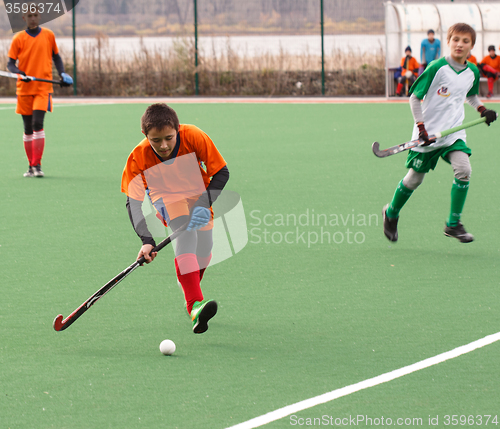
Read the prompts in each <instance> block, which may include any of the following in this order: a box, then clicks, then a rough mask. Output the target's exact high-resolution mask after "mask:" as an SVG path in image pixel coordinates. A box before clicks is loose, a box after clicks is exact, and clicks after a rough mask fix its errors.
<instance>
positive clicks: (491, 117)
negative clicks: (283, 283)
mask: <svg viewBox="0 0 500 429" xmlns="http://www.w3.org/2000/svg"><path fill="white" fill-rule="evenodd" d="M477 111H478V112H479V113H481V118H484V117H486V125H488V127H489V126H490V124H491V123H492V122H495V121H496V120H497V116H498V115H497V112H495V111H494V110H490V109H487V108H486V107H484V106H480V107H479V108H478V109H477Z"/></svg>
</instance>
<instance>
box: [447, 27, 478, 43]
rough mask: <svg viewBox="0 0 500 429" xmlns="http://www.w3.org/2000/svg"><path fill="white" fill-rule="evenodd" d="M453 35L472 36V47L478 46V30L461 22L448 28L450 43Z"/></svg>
mask: <svg viewBox="0 0 500 429" xmlns="http://www.w3.org/2000/svg"><path fill="white" fill-rule="evenodd" d="M453 33H459V34H465V33H469V34H470V39H471V41H472V46H474V45H475V44H476V30H474V29H473V28H472V27H471V26H470V25H469V24H464V23H463V22H459V23H457V24H453V25H452V26H451V27H450V28H448V35H447V38H446V40H447V41H448V42H449V41H450V39H451V36H452V35H453Z"/></svg>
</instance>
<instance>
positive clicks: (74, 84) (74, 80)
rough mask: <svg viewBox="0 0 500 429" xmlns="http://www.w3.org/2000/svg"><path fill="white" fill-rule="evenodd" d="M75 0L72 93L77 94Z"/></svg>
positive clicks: (74, 9)
mask: <svg viewBox="0 0 500 429" xmlns="http://www.w3.org/2000/svg"><path fill="white" fill-rule="evenodd" d="M75 14H76V8H75V0H73V15H72V16H73V95H76V94H77V88H76V85H77V83H76V82H77V77H76V21H75Z"/></svg>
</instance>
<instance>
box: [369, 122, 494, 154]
mask: <svg viewBox="0 0 500 429" xmlns="http://www.w3.org/2000/svg"><path fill="white" fill-rule="evenodd" d="M485 121H486V117H482V118H479V119H476V120H475V121H471V122H467V123H466V124H462V125H459V126H458V127H453V128H450V129H449V130H445V131H441V132H437V133H436V134H433V135H431V136H429V140H430V141H431V142H432V141H435V140H436V139H438V138H440V137H445V136H448V135H450V134H453V133H456V132H457V131H461V130H465V129H466V128H470V127H473V126H474V125H477V124H482V123H483V122H485ZM424 143H425V142H424V141H423V140H412V141H409V142H406V143H402V144H398V145H396V146H392V147H389V148H387V149H383V150H380V144H379V142H373V144H372V150H373V153H374V154H375V156H378V157H379V158H385V157H386V156H391V155H394V154H396V153H399V152H403V151H405V150H408V149H412V148H414V147H417V146H423V145H424Z"/></svg>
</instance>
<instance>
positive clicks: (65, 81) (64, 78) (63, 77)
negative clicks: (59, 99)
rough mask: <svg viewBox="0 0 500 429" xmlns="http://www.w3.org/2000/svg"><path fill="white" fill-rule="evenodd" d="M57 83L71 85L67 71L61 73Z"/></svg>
mask: <svg viewBox="0 0 500 429" xmlns="http://www.w3.org/2000/svg"><path fill="white" fill-rule="evenodd" d="M59 85H61V86H70V85H73V78H72V77H71V76H70V75H69V74H67V73H62V74H61V82H60V84H59Z"/></svg>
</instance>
